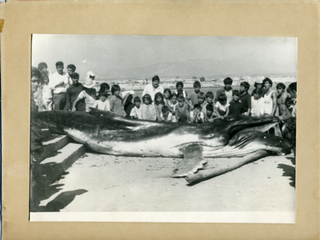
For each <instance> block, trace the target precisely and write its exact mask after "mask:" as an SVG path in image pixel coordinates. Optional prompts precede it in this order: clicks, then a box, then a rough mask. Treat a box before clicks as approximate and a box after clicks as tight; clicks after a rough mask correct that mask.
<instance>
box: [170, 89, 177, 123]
mask: <svg viewBox="0 0 320 240" xmlns="http://www.w3.org/2000/svg"><path fill="white" fill-rule="evenodd" d="M177 98H178V97H177V95H176V94H175V93H172V94H171V99H170V100H171V107H172V122H177V120H176V117H175V114H176V106H177V104H178V101H177Z"/></svg>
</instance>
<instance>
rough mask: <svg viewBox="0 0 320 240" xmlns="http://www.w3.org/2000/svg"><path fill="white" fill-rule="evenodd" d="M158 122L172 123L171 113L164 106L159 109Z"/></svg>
mask: <svg viewBox="0 0 320 240" xmlns="http://www.w3.org/2000/svg"><path fill="white" fill-rule="evenodd" d="M160 121H165V122H172V113H171V112H170V110H169V107H168V106H166V105H164V106H163V107H162V109H161V115H160Z"/></svg>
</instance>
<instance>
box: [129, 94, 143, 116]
mask: <svg viewBox="0 0 320 240" xmlns="http://www.w3.org/2000/svg"><path fill="white" fill-rule="evenodd" d="M133 102H134V105H135V106H134V108H133V109H132V110H131V113H130V117H131V118H137V119H142V115H141V108H140V105H141V100H140V98H139V97H138V96H137V97H134V99H133Z"/></svg>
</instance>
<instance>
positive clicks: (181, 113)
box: [175, 95, 190, 122]
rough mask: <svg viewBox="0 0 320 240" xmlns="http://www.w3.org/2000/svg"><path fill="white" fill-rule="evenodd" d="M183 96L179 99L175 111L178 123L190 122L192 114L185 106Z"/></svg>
mask: <svg viewBox="0 0 320 240" xmlns="http://www.w3.org/2000/svg"><path fill="white" fill-rule="evenodd" d="M184 101H185V99H184V97H183V96H181V95H180V96H179V97H178V105H177V106H176V109H175V117H176V121H177V122H190V114H189V110H188V106H187V104H185V102H184Z"/></svg>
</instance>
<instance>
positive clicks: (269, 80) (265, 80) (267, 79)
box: [262, 78, 273, 87]
mask: <svg viewBox="0 0 320 240" xmlns="http://www.w3.org/2000/svg"><path fill="white" fill-rule="evenodd" d="M266 82H269V84H270V87H272V84H273V82H272V81H271V79H270V78H265V79H264V80H263V82H262V84H263V85H264V84H265V83H266Z"/></svg>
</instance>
